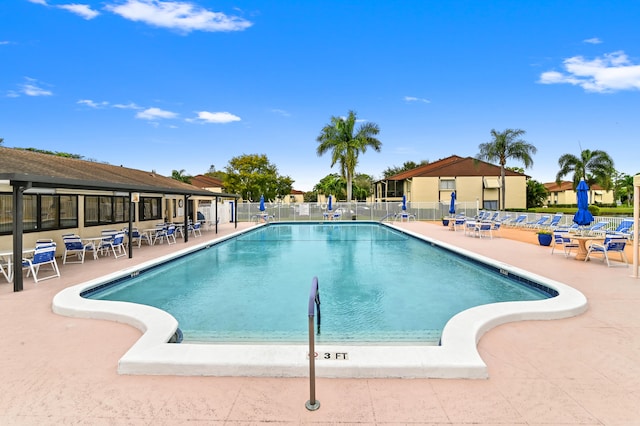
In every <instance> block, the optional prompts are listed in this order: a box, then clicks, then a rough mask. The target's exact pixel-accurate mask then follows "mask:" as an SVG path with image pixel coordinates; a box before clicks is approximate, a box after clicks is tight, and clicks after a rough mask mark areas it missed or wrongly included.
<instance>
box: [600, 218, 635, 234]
mask: <svg viewBox="0 0 640 426" xmlns="http://www.w3.org/2000/svg"><path fill="white" fill-rule="evenodd" d="M631 228H633V218H627V219H623V220H622V222H620V225H618V227H617V228H616V229H614V230H609V231H606V233H607V235H617V236H620V237H627V238H629V237H630V236H631Z"/></svg>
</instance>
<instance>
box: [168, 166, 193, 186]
mask: <svg viewBox="0 0 640 426" xmlns="http://www.w3.org/2000/svg"><path fill="white" fill-rule="evenodd" d="M192 177H193V176H189V175H186V174H185V170H184V169H181V170H172V171H171V178H172V179H175V180H179V181H180V182H185V183H191V178H192Z"/></svg>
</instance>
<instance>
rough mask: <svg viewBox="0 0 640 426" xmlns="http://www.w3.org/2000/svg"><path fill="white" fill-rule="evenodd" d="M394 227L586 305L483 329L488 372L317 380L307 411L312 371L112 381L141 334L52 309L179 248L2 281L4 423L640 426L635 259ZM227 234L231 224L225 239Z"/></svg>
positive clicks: (508, 233) (0, 404)
mask: <svg viewBox="0 0 640 426" xmlns="http://www.w3.org/2000/svg"><path fill="white" fill-rule="evenodd" d="M248 226H254V225H251V224H240V225H239V227H248ZM399 226H402V227H403V228H406V229H408V230H411V231H413V232H417V233H421V234H425V235H428V236H430V237H433V238H435V239H438V240H441V241H444V242H447V243H450V244H454V245H456V246H459V247H462V248H464V249H466V250H470V251H473V252H476V253H479V254H482V255H485V256H489V257H492V258H495V259H497V260H500V261H502V262H505V263H508V264H511V265H514V266H517V267H520V268H522V269H526V270H530V271H533V272H535V273H537V274H539V275H542V276H546V277H549V278H552V279H554V280H557V281H560V282H564V283H566V284H569V285H571V286H572V287H575V288H577V289H578V290H580V291H581V292H582V293H583V294H584V295H585V296H586V297H587V299H588V301H589V308H588V310H587V312H585V313H584V314H582V315H580V316H577V317H573V318H567V319H562V320H553V321H526V322H517V323H510V324H505V325H501V326H499V327H497V328H494V329H492V330H490V331H489V332H487V333H486V334H485V335H484V336H483V337H482V339H481V340H480V342H479V343H478V350H479V352H480V355H481V356H482V358H483V360H484V361H485V363H486V364H487V365H488V369H489V379H487V380H458V379H456V380H452V379H318V380H317V389H316V396H317V399H318V400H319V401H320V403H321V408H320V409H319V410H318V411H315V412H309V411H307V409H306V408H305V406H304V404H305V402H306V401H307V400H308V399H309V380H308V379H305V378H286V379H284V378H235V377H173V376H124V375H118V374H117V372H116V370H117V363H118V360H119V359H120V358H121V357H122V355H123V354H124V353H125V352H126V351H127V350H128V349H129V348H130V347H131V346H132V345H133V343H135V342H136V340H137V339H138V338H139V337H140V335H141V333H140V332H139V331H138V330H136V329H134V328H132V327H130V326H128V325H123V324H117V323H113V322H108V321H99V320H86V319H76V318H68V317H63V316H59V315H56V314H54V313H52V311H51V300H52V298H53V296H54V295H55V294H56V293H58V292H59V291H60V290H62V289H64V288H66V287H69V286H71V285H74V284H77V283H80V282H83V281H86V280H88V279H91V278H95V277H98V276H100V275H104V274H106V273H109V272H112V271H113V270H115V269H119V268H124V267H127V266H131V265H132V264H135V263H141V262H143V261H146V260H148V259H150V258H153V257H157V256H160V255H162V254H165V253H167V252H170V251H172V250H175V247H176V246H171V247H167V246H166V245H164V246H154V247H142V248H141V249H136V250H135V251H134V258H133V259H126V258H120V259H117V260H116V259H111V258H100V259H99V260H97V261H93V260H88V261H87V262H86V264H85V265H77V264H74V265H64V266H62V265H61V272H62V278H60V279H54V280H48V281H43V282H41V283H40V284H38V285H37V286H34V284H33V282H32V280H31V279H25V290H24V291H23V292H21V293H12V292H11V290H12V288H11V285H10V284H7V283H4V284H0V318H1V319H2V323H3V325H4V333H3V337H4V339H3V340H4V343H3V344H2V345H1V346H0V366H1V367H2V372H3V379H2V381H1V382H0V383H1V384H0V424H3V425H5V424H7V425H24V424H154V425H157V424H166V425H173V424H185V423H189V424H256V423H263V422H270V423H280V424H300V423H326V424H329V423H330V424H354V423H360V424H407V423H413V424H442V425H463V424H484V425H492V424H528V425H537V424H586V425H623V424H627V425H632V424H638V419H640V390H639V389H640V386H638V385H640V374H639V373H640V333H639V332H640V315H637V314H636V311H637V309H638V306H639V305H638V302H639V301H640V280H638V279H634V278H631V276H630V275H631V267H629V268H607V267H606V265H603V264H602V263H601V262H599V261H595V262H588V263H584V262H578V261H575V260H573V259H566V258H565V257H564V256H563V255H562V254H555V255H550V248H548V247H540V246H537V245H534V244H529V243H527V242H522V241H518V240H516V238H517V239H520V240H530V239H532V238H534V237H535V234H533V232H531V231H521V230H509V229H505V230H503V231H502V238H494V239H493V240H488V239H482V240H480V239H477V238H470V237H466V236H464V235H463V233H462V232H450V231H448V230H447V229H446V228H444V227H442V226H441V225H435V224H433V223H424V222H411V223H402V224H399ZM232 231H233V227H231V226H223V227H221V232H220V234H219V235H222V234H223V233H225V232H226V233H230V232H232ZM512 234H513V235H512ZM532 235H533V237H532ZM213 237H214V234H213V233H212V232H205V233H204V237H203V238H210V239H211V238H213ZM512 238H513V239H512ZM200 241H202V239H200V238H198V239H191V240H190V242H189V243H187V244H196V243H199V242H200ZM181 245H182V246H185V245H186V244H184V243H183V242H182V241H180V240H179V242H178V247H180V246H181Z"/></svg>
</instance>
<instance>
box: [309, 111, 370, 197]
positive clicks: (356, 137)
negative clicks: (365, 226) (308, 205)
mask: <svg viewBox="0 0 640 426" xmlns="http://www.w3.org/2000/svg"><path fill="white" fill-rule="evenodd" d="M356 121H357V120H356V113H355V112H354V111H349V114H348V116H347V117H346V118H344V117H331V123H330V124H327V125H325V126H324V127H323V128H322V131H321V132H320V135H319V136H318V137H317V138H316V141H317V142H319V145H318V148H317V151H316V152H317V154H318V156H322V155H324V154H326V153H327V152H329V151H331V167H333V166H334V165H335V164H340V172H341V175H342V176H343V177H344V178H345V179H346V181H347V201H351V198H352V197H351V193H352V185H353V176H354V173H355V169H356V166H357V164H358V156H359V155H360V153H365V152H366V151H367V148H369V147H371V148H372V149H373V150H375V151H376V152H380V147H381V146H382V142H380V141H379V140H378V139H377V138H375V137H374V136H375V135H377V134H378V133H380V128H379V127H378V125H377V124H375V123H364V124H362V125H360V126H359V127H358V128H357V129H356V128H355V124H356ZM354 131H355V133H354Z"/></svg>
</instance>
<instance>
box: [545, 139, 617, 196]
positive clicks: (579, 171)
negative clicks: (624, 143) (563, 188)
mask: <svg viewBox="0 0 640 426" xmlns="http://www.w3.org/2000/svg"><path fill="white" fill-rule="evenodd" d="M558 166H559V167H560V171H558V174H557V175H556V182H557V183H558V184H560V182H561V181H562V178H563V177H565V176H566V175H568V174H570V173H573V189H574V190H575V189H576V188H577V187H578V184H579V183H580V179H583V178H584V180H585V182H587V184H588V185H589V187H591V186H592V185H593V184H596V183H597V184H599V185H600V186H602V187H603V188H604V189H605V190H607V191H608V190H610V189H611V188H612V187H613V182H612V176H613V174H614V173H615V169H614V166H613V160H612V159H611V157H609V154H607V153H606V152H604V151H601V150H595V151H590V150H588V149H584V150H581V151H580V157H576V156H575V155H573V154H563V155H561V156H560V158H559V159H558Z"/></svg>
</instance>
